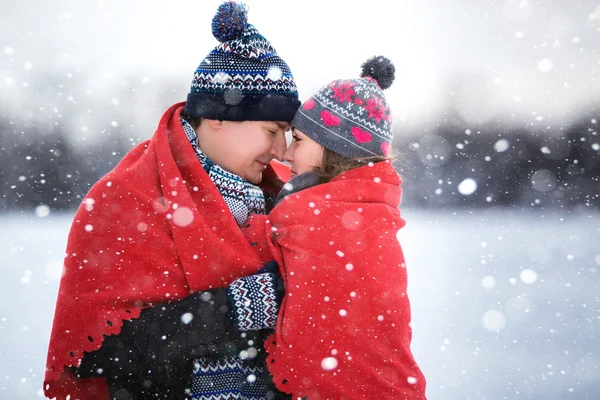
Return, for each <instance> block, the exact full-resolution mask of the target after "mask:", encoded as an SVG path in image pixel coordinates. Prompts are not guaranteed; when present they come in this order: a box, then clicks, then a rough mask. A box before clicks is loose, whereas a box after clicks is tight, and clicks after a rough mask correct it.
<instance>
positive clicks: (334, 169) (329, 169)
mask: <svg viewBox="0 0 600 400" xmlns="http://www.w3.org/2000/svg"><path fill="white" fill-rule="evenodd" d="M393 160H394V159H393V157H381V156H374V157H362V158H357V157H344V156H341V155H339V154H337V153H334V152H333V151H331V150H329V149H323V160H322V161H321V166H320V167H316V168H315V172H316V173H317V175H318V176H319V183H327V182H329V181H330V180H332V179H333V178H335V177H336V176H338V175H339V174H342V173H344V172H346V171H350V170H351V169H354V168H360V167H364V166H365V165H368V164H369V163H373V164H375V163H378V162H382V161H390V162H392V161H393Z"/></svg>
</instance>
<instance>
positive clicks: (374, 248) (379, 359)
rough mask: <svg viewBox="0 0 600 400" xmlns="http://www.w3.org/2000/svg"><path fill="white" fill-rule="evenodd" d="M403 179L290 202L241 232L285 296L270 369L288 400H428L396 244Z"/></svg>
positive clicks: (374, 178) (348, 179) (376, 171)
mask: <svg viewBox="0 0 600 400" xmlns="http://www.w3.org/2000/svg"><path fill="white" fill-rule="evenodd" d="M400 184H401V182H400V177H399V176H398V174H397V173H396V172H395V171H394V169H393V168H392V166H391V164H390V163H387V162H383V163H378V164H375V165H374V166H372V167H369V166H365V167H362V168H358V169H355V170H351V171H349V172H346V173H344V174H342V175H340V176H338V177H336V178H335V179H334V180H332V181H331V182H329V183H327V184H324V185H318V186H314V187H312V188H309V189H306V190H303V191H300V192H297V193H295V194H292V195H290V196H289V197H288V198H287V199H286V200H284V201H282V202H281V203H280V204H279V205H277V206H276V207H275V208H274V209H273V211H272V212H271V213H270V214H269V216H268V220H267V221H265V217H264V216H252V217H251V219H250V221H249V225H250V226H249V227H247V228H246V229H245V233H246V235H247V236H248V237H249V240H250V241H254V242H257V243H259V244H258V245H257V246H256V248H257V249H258V250H259V251H260V253H261V257H262V258H264V259H265V260H268V259H273V258H275V259H277V260H278V261H279V263H280V265H281V268H282V275H283V276H284V279H285V286H286V296H285V299H284V303H283V305H282V307H281V309H280V313H279V318H278V322H277V329H276V333H275V334H274V335H273V336H271V337H270V339H269V340H267V343H266V348H267V351H268V352H269V359H268V361H267V365H268V368H269V371H270V372H271V374H272V375H273V376H274V380H275V384H276V385H277V388H278V389H279V390H282V391H284V392H287V393H293V394H294V398H296V397H302V396H308V399H309V400H323V399H394V400H398V399H410V400H423V399H425V378H424V377H423V374H422V373H421V371H420V369H419V367H418V366H417V364H416V363H415V360H414V359H413V356H412V353H411V351H410V341H411V328H410V304H409V300H408V297H407V294H406V287H407V281H406V279H407V278H406V265H405V262H404V256H403V253H402V249H401V246H400V243H399V242H398V240H397V238H396V234H397V232H398V230H399V229H400V228H402V227H403V226H404V224H405V222H404V220H403V219H402V218H401V217H400V212H399V209H398V206H399V204H400V196H401V188H400Z"/></svg>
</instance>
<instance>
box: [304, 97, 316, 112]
mask: <svg viewBox="0 0 600 400" xmlns="http://www.w3.org/2000/svg"><path fill="white" fill-rule="evenodd" d="M313 108H315V99H310V100H307V101H306V103H304V105H303V106H302V109H303V110H304V111H308V110H312V109H313Z"/></svg>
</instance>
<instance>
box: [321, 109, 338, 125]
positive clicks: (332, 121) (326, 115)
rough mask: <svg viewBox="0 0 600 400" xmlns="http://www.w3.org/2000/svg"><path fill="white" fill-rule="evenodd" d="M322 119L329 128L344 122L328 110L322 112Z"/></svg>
mask: <svg viewBox="0 0 600 400" xmlns="http://www.w3.org/2000/svg"><path fill="white" fill-rule="evenodd" d="M321 119H322V120H323V122H324V123H325V125H327V126H338V125H339V124H340V123H341V122H342V120H340V119H339V118H338V117H337V116H335V115H333V114H331V113H330V112H329V111H327V110H325V111H322V112H321Z"/></svg>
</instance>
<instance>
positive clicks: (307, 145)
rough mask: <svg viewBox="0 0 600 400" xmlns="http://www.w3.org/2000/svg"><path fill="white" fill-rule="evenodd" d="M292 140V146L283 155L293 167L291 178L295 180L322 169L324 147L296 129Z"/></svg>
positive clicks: (293, 130) (293, 131)
mask: <svg viewBox="0 0 600 400" xmlns="http://www.w3.org/2000/svg"><path fill="white" fill-rule="evenodd" d="M292 138H293V140H292V144H290V147H288V148H287V150H286V152H285V154H284V155H283V159H284V160H285V161H287V162H289V163H290V165H291V170H292V176H291V177H292V178H294V177H296V176H297V175H300V174H303V173H305V172H310V171H312V170H314V169H315V168H316V167H320V166H321V161H322V160H323V151H324V149H323V146H321V145H320V144H319V143H317V142H315V141H314V140H312V139H311V138H309V137H308V136H306V135H305V134H304V133H302V131H299V130H298V129H296V128H292Z"/></svg>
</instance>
